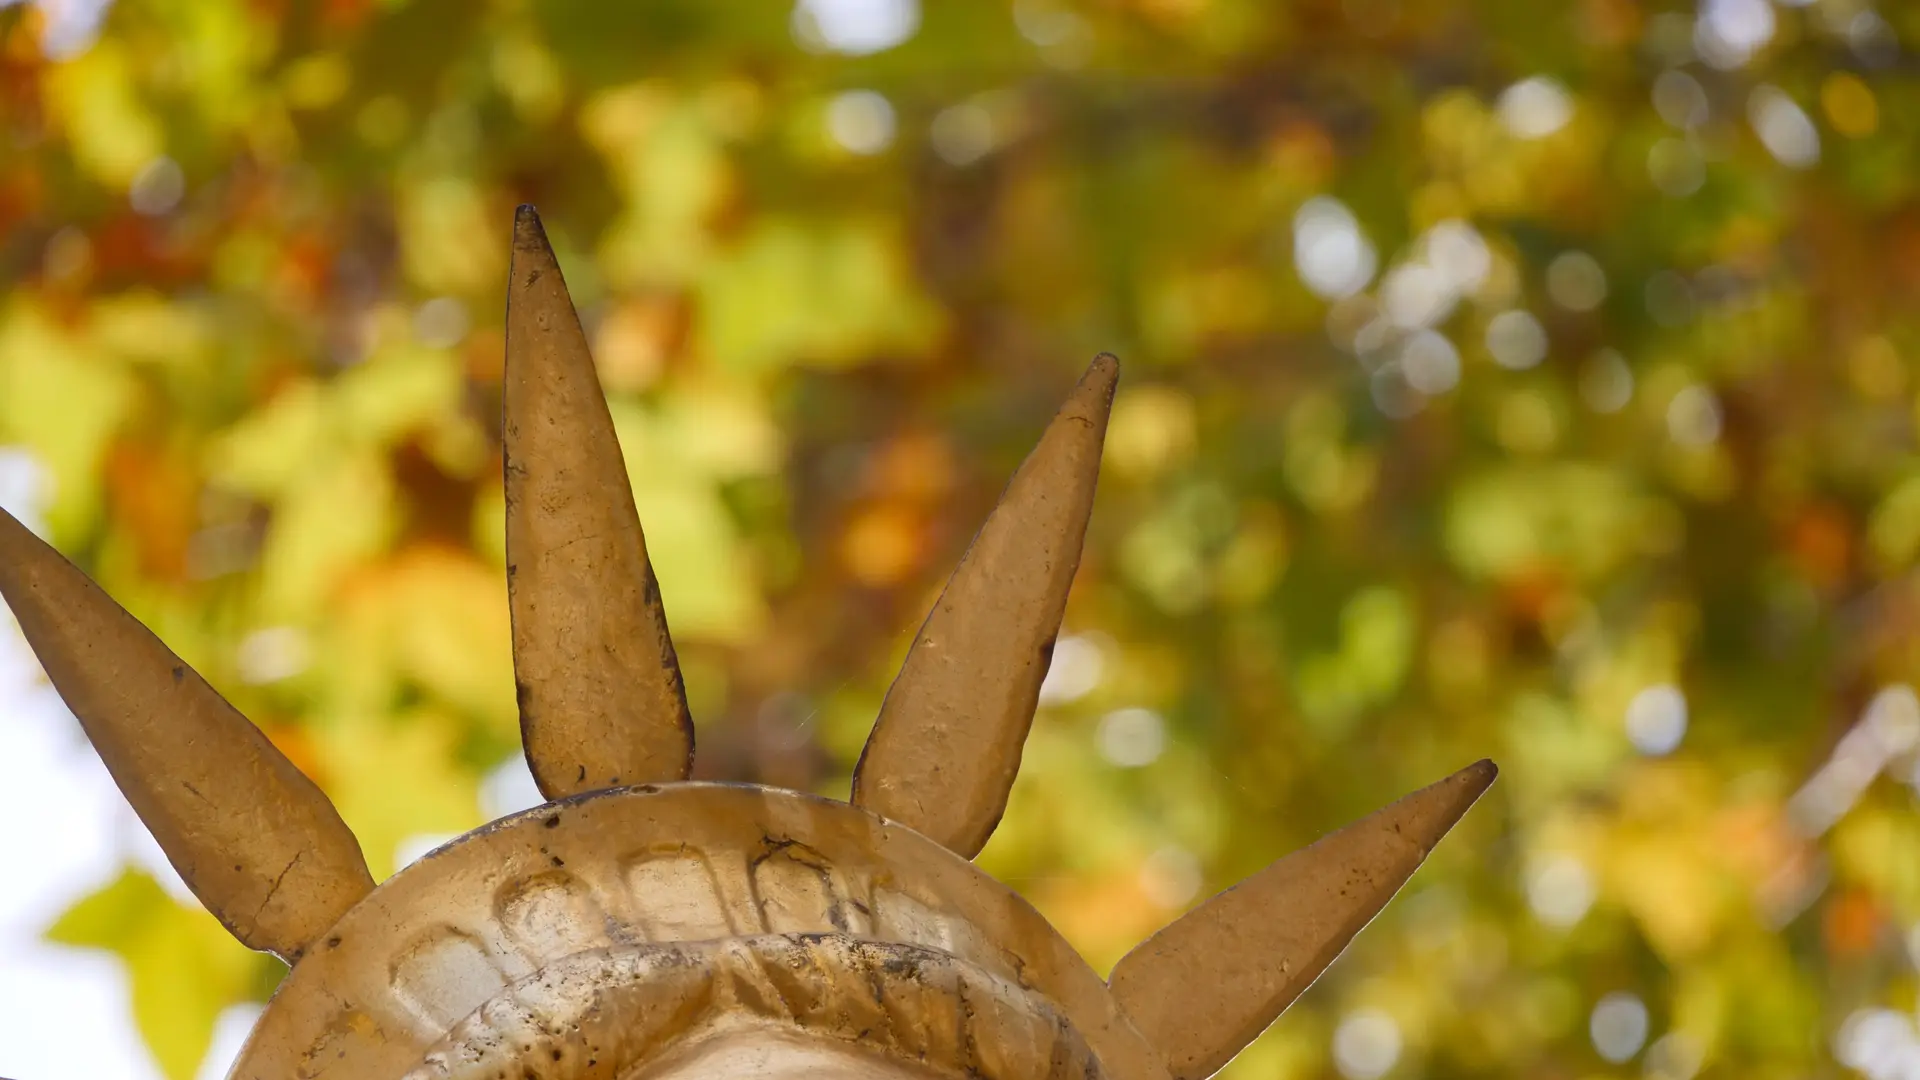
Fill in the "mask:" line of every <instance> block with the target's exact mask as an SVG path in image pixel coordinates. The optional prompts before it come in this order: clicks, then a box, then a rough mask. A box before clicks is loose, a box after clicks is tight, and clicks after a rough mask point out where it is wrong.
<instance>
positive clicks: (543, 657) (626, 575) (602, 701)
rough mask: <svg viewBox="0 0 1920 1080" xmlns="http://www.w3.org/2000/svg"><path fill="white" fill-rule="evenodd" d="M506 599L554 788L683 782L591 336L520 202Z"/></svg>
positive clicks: (547, 778) (653, 590) (634, 521)
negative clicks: (589, 339)
mask: <svg viewBox="0 0 1920 1080" xmlns="http://www.w3.org/2000/svg"><path fill="white" fill-rule="evenodd" d="M511 275H512V276H511V280H510V282H509V283H508V288H507V361H506V383H505V387H504V390H503V408H502V413H503V421H502V429H503V440H504V443H505V458H506V495H507V599H508V607H509V608H510V610H511V612H512V618H513V668H514V676H515V684H516V686H517V687H518V690H519V697H520V734H521V738H522V740H523V741H524V742H525V745H526V753H527V764H528V765H530V766H531V767H532V769H533V777H534V779H535V781H537V782H538V783H539V785H540V790H541V792H542V793H543V794H545V795H546V796H547V798H549V799H558V798H562V797H564V796H568V795H575V794H578V793H580V792H583V791H593V790H596V789H599V788H607V787H617V786H620V785H622V784H643V783H651V782H655V781H663V780H684V779H686V778H687V776H688V774H689V773H690V772H691V771H692V767H693V720H692V718H691V717H690V716H689V715H688V713H687V698H686V693H685V690H684V688H683V687H682V685H681V682H680V664H679V661H678V659H677V658H676V657H675V656H674V651H673V639H672V637H671V636H669V634H668V632H667V617H666V612H665V610H664V609H663V608H662V607H661V605H660V587H659V585H658V583H657V582H656V581H655V580H654V576H653V567H652V565H651V564H650V563H649V562H648V561H647V544H646V539H645V537H644V536H642V535H641V532H640V516H639V514H638V512H637V511H635V509H634V505H633V488H632V486H631V485H630V484H629V483H628V480H627V468H626V462H625V460H624V459H623V458H622V457H621V454H620V442H619V439H618V437H617V436H616V435H615V434H614V430H613V416H612V414H611V413H609V412H608V411H607V401H606V398H605V396H604V395H602V393H601V391H600V382H599V377H598V375H597V374H596V372H595V369H594V366H593V356H592V354H591V353H589V352H588V350H587V338H586V334H585V333H584V332H583V331H582V330H581V328H580V319H579V317H578V316H577V315H576V314H575V312H574V309H573V301H572V299H571V298H570V297H569V296H568V294H567V283H566V280H565V279H564V278H562V277H561V275H560V265H559V263H558V261H557V260H556V259H555V258H554V254H553V247H552V245H550V244H548V243H547V234H546V230H545V229H543V228H541V225H540V217H539V215H538V214H536V213H535V212H534V209H533V207H531V206H522V207H521V208H520V211H519V213H518V214H517V215H516V216H515V218H514V223H513V266H512V270H511Z"/></svg>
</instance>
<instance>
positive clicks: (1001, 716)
mask: <svg viewBox="0 0 1920 1080" xmlns="http://www.w3.org/2000/svg"><path fill="white" fill-rule="evenodd" d="M1119 378H1120V362H1119V361H1118V360H1117V359H1115V358H1114V357H1113V356H1111V355H1109V354H1106V353H1102V354H1101V355H1099V356H1098V357H1095V358H1094V361H1093V363H1092V365H1091V366H1089V367H1088V368H1087V372H1086V374H1085V375H1083V376H1081V378H1080V382H1079V385H1077V386H1075V387H1074V390H1073V394H1072V396H1070V397H1069V398H1068V399H1067V403H1066V404H1065V405H1063V406H1062V407H1061V409H1060V412H1059V414H1058V415H1056V416H1055V417H1054V419H1053V422H1052V423H1051V424H1049V425H1048V426H1047V431H1046V434H1045V435H1043V436H1042V437H1041V439H1040V445H1039V446H1037V447H1035V448H1034V451H1033V453H1032V454H1031V455H1029V456H1028V457H1027V460H1026V461H1025V462H1024V463H1023V464H1022V465H1021V466H1020V469H1019V471H1018V472H1016V473H1014V475H1013V480H1012V481H1011V482H1010V483H1009V484H1008V485H1007V490H1006V493H1005V494H1004V495H1002V496H1001V498H1000V504H999V505H998V506H997V507H995V508H994V511H993V513H992V515H991V516H989V517H988V518H987V523H986V525H985V526H983V527H982V528H981V530H980V533H979V535H978V536H976V537H975V538H974V541H973V546H972V547H970V548H969V549H968V550H967V553H966V555H965V556H964V557H963V558H962V559H961V560H960V566H959V568H958V569H957V570H955V571H954V572H953V577H952V578H950V579H949V580H948V581H947V587H946V590H945V591H944V592H942V593H941V594H940V600H939V602H938V603H936V604H935V605H934V608H933V613H932V614H931V615H929V616H928V617H927V621H926V623H925V624H924V625H922V626H921V628H920V634H919V637H918V638H916V639H915V641H914V643H913V647H912V648H911V649H910V650H909V651H908V653H907V659H906V663H905V664H904V665H903V666H902V667H901V669H900V674H899V676H898V677H897V678H895V679H894V682H893V686H892V687H891V688H889V689H888V691H887V697H886V700H885V701H884V702H883V703H882V704H881V706H880V718H879V719H878V720H877V721H876V722H875V723H874V728H873V733H872V734H871V735H870V736H869V737H868V739H867V745H866V749H865V750H864V751H862V753H861V755H860V763H859V766H858V767H857V768H856V769H855V771H854V777H853V801H854V803H855V804H856V805H859V806H863V807H865V808H867V809H868V810H871V811H873V812H875V813H877V814H880V815H882V816H884V817H889V818H893V819H895V820H897V821H900V822H902V823H904V824H906V825H909V826H911V827H912V828H914V829H917V830H919V831H920V832H922V833H924V834H926V835H927V836H929V837H931V838H933V839H934V840H937V841H939V842H940V843H941V844H943V845H945V846H946V847H947V848H948V849H949V850H951V851H954V852H956V853H958V854H960V855H963V856H966V857H968V858H971V857H973V856H974V855H976V854H978V853H979V851H980V849H981V848H982V847H983V846H985V845H986V842H987V838H988V837H989V836H990V835H992V833H993V827H994V826H995V825H997V824H999V822H1000V815H1001V813H1002V812H1003V811H1005V809H1006V805H1007V793H1008V791H1009V790H1010V789H1011V788H1012V786H1013V778H1014V774H1015V773H1016V772H1017V771H1018V770H1019V768H1020V751H1021V747H1022V745H1023V744H1024V743H1025V742H1026V738H1027V730H1028V728H1029V727H1031V726H1032V724H1033V710H1034V706H1035V704H1036V703H1037V702H1038V700H1039V696H1040V683H1041V680H1043V679H1044V678H1045V677H1046V674H1047V664H1048V659H1049V657H1050V655H1051V654H1052V652H1053V641H1054V637H1055V636H1056V635H1057V634H1059V632H1060V618H1061V616H1062V615H1063V614H1064V613H1065V611H1066V605H1067V591H1068V589H1069V588H1071V587H1072V585H1073V575H1074V571H1075V569H1076V568H1078V566H1079V564H1080V547H1081V543H1082V542H1083V541H1084V540H1085V538H1086V533H1087V519H1088V517H1089V516H1090V515H1091V514H1092V512H1093V490H1094V484H1095V482H1096V481H1097V480H1098V479H1099V475H1100V448H1101V443H1102V441H1103V440H1104V439H1105V437H1106V430H1107V413H1108V411H1109V409H1110V408H1111V406H1112V404H1113V391H1114V386H1115V384H1116V383H1117V382H1118V381H1119Z"/></svg>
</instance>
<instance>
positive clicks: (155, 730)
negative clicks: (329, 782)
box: [0, 510, 373, 962]
mask: <svg viewBox="0 0 1920 1080" xmlns="http://www.w3.org/2000/svg"><path fill="white" fill-rule="evenodd" d="M0 598H4V599H5V600H6V603H7V606H8V607H9V608H11V609H12V610H13V614H14V618H15V619H17V620H18V621H19V623H20V629H21V632H22V633H24V634H25V635H26V639H27V644H28V645H29V646H30V647H31V648H32V649H33V651H34V653H35V654H36V655H37V656H39V658H40V663H41V664H42V666H44V667H45V668H46V672H47V677H48V678H49V679H51V680H52V682H53V687H54V689H55V690H56V691H58V692H59V694H60V697H61V699H62V700H64V701H65V702H66V703H67V708H69V709H71V710H72V711H73V715H74V716H75V717H76V718H78V719H79V721H80V726H81V727H82V728H83V729H84V730H85V731H86V733H87V738H88V739H89V740H90V741H91V742H92V743H93V746H94V749H95V750H96V751H97V752H98V753H99V755H100V759H101V760H102V761H104V762H105V763H106V766H107V771H108V772H109V773H111V774H112V775H113V779H114V782H115V783H116V784H118V785H119V786H120V790H121V792H123V793H124V794H125V795H126V797H127V801H128V802H129V803H131V804H132V805H133V809H134V812H135V813H137V814H139V815H140V820H141V821H143V822H145V823H146V826H147V828H148V829H149V830H150V831H151V832H152V833H153V838H154V839H155V840H157V841H159V843H160V848H161V850H162V851H165V852H166V854H167V861H168V862H171V863H172V864H173V868H174V869H175V870H177V871H179V872H180V876H181V878H183V879H184V880H185V881H186V883H187V886H188V887H189V888H191V889H192V890H193V894H194V895H195V896H197V897H199V898H200V902H201V903H202V904H205V905H206V907H207V910H209V911H211V912H213V914H214V915H215V916H216V917H218V918H219V920H220V921H221V922H222V923H223V924H225V925H226V927H227V929H228V930H229V931H231V932H232V933H233V936H234V937H236V938H239V939H240V941H241V942H242V943H243V944H245V945H247V946H249V947H251V948H255V949H262V950H265V951H267V952H271V953H274V954H276V955H278V956H280V957H281V958H283V959H285V960H287V961H289V962H291V961H293V960H295V959H298V958H299V957H300V955H301V954H302V953H304V952H305V951H306V948H307V946H308V945H309V944H311V943H312V942H313V941H315V940H317V939H318V938H319V937H320V936H321V935H322V934H324V933H325V932H326V931H327V928H328V927H330V926H332V925H333V924H334V922H335V921H336V920H338V919H339V918H340V916H342V915H344V914H345V913H346V911H347V909H348V908H350V907H352V906H353V905H354V904H355V903H357V902H359V900H360V898H361V897H363V896H365V895H366V894H367V893H369V892H371V891H372V890H373V878H372V877H371V876H370V875H369V874H368V873H367V863H366V860H365V859H364V858H363V857H362V856H361V854H360V844H359V842H358V841H356V840H355V839H354V836H353V833H352V831H351V830H349V829H348V828H347V825H346V822H344V821H342V820H340V815H339V813H338V812H337V811H336V810H335V809H334V807H333V804H332V803H331V802H329V801H328V800H327V797H326V795H324V794H323V793H321V791H320V789H319V788H318V787H316V786H315V785H314V783H313V781H311V780H309V779H307V778H306V777H305V776H304V775H302V774H301V772H300V770H299V769H297V768H295V767H294V764H293V763H292V762H291V761H288V760H287V758H286V756H285V755H283V754H282V753H280V751H279V750H278V749H277V748H276V747H275V746H274V745H273V743H272V742H270V741H268V739H267V737H266V736H265V735H264V734H262V733H261V731H260V729H259V728H257V727H254V726H253V724H252V723H251V722H249V721H248V720H247V718H246V717H244V716H242V715H240V713H239V712H238V711H237V710H235V709H234V707H233V706H231V705H229V704H227V702H226V701H225V700H224V699H222V698H221V697H220V695H219V694H218V693H217V692H215V691H214V689H213V688H212V687H211V686H208V685H207V683H206V681H205V680H203V679H202V678H201V677H200V675H199V674H198V673H197V672H195V671H194V670H193V669H192V668H190V667H188V666H187V665H186V664H185V663H183V662H182V661H181V660H180V658H179V657H178V656H175V655H174V654H173V652H172V650H170V649H168V648H167V647H166V645H164V644H162V643H161V641H160V639H159V638H157V637H155V636H154V635H153V633H152V632H151V631H149V630H148V629H147V628H146V627H144V626H142V625H141V624H140V622H139V621H138V620H137V619H135V618H134V617H133V616H132V615H130V614H128V613H127V611H126V610H125V609H124V608H122V607H121V606H120V605H119V604H117V603H115V602H114V601H113V599H112V598H111V597H109V596H108V595H107V594H106V593H105V592H103V591H102V590H101V589H100V587H99V586H98V585H96V584H94V583H93V581H92V580H90V579H89V578H88V577H87V576H86V575H85V574H83V573H81V572H80V570H79V569H78V568H77V567H75V566H74V565H73V564H72V563H70V562H68V561H67V560H66V559H65V558H63V557H61V555H60V554H59V552H56V551H55V550H53V548H51V547H49V546H48V545H47V544H46V543H45V542H43V541H42V540H40V538H39V537H36V536H34V535H33V534H32V533H31V532H29V531H28V530H27V527H26V526H25V525H22V524H21V523H20V522H19V521H17V520H15V519H14V518H13V517H12V516H11V515H9V514H7V513H6V512H5V511H3V510H0Z"/></svg>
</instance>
